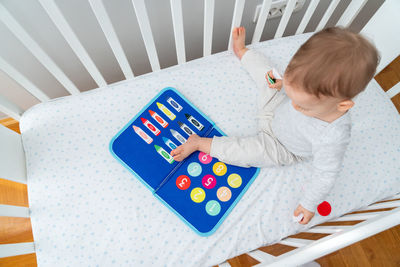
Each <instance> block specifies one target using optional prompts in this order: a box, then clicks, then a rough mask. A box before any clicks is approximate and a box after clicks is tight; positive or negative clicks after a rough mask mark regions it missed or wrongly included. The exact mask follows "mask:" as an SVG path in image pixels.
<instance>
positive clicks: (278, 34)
mask: <svg viewBox="0 0 400 267" xmlns="http://www.w3.org/2000/svg"><path fill="white" fill-rule="evenodd" d="M295 5H296V0H289V2H288V3H287V5H286V8H285V12H284V13H283V16H282V18H281V21H280V22H279V26H278V29H277V30H276V33H275V37H274V38H280V37H282V35H283V32H284V31H285V29H286V26H287V24H288V22H289V19H290V16H291V15H292V13H293V10H294V7H295Z"/></svg>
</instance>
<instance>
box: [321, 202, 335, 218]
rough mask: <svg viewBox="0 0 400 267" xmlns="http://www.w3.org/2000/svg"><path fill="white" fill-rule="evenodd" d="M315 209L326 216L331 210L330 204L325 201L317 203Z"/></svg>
mask: <svg viewBox="0 0 400 267" xmlns="http://www.w3.org/2000/svg"><path fill="white" fill-rule="evenodd" d="M317 210H318V213H319V214H320V215H321V216H328V215H329V214H330V213H331V211H332V208H331V204H329V203H328V202H327V201H324V202H322V203H321V204H319V205H318V207H317Z"/></svg>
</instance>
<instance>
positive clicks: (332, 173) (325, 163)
mask: <svg viewBox="0 0 400 267" xmlns="http://www.w3.org/2000/svg"><path fill="white" fill-rule="evenodd" d="M330 130H331V131H330V133H329V134H328V135H327V136H325V137H322V138H321V140H320V141H319V142H316V143H314V144H313V145H312V153H313V160H312V164H313V172H312V175H311V177H310V178H309V179H307V182H306V184H305V185H304V192H303V195H302V198H301V200H300V204H301V205H302V206H303V207H304V208H305V209H307V210H309V211H311V212H314V211H315V210H316V208H317V206H318V204H320V203H321V202H323V201H325V198H326V196H327V195H328V193H329V192H330V190H331V189H332V187H333V185H334V183H335V181H336V179H337V177H338V174H339V172H340V170H341V165H342V162H343V158H344V154H345V151H346V148H347V145H348V144H349V142H350V130H348V131H340V129H338V128H332V129H330Z"/></svg>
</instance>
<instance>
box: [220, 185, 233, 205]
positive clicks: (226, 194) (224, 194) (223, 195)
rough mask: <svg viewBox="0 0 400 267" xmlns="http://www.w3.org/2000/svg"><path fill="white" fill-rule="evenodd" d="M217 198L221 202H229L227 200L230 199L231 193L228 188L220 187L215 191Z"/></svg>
mask: <svg viewBox="0 0 400 267" xmlns="http://www.w3.org/2000/svg"><path fill="white" fill-rule="evenodd" d="M217 197H218V199H219V200H221V201H222V202H226V201H229V199H231V197H232V192H231V190H230V189H229V188H228V187H226V186H222V187H220V188H218V190H217Z"/></svg>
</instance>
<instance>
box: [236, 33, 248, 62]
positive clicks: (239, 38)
mask: <svg viewBox="0 0 400 267" xmlns="http://www.w3.org/2000/svg"><path fill="white" fill-rule="evenodd" d="M232 40H233V52H235V55H236V56H237V57H238V58H239V59H242V56H243V55H244V53H246V51H247V50H248V49H247V48H246V45H245V44H244V42H245V40H246V29H245V28H244V27H237V28H233V31H232Z"/></svg>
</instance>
